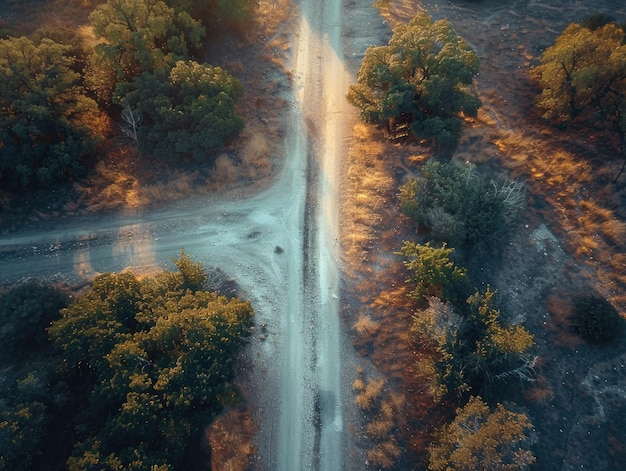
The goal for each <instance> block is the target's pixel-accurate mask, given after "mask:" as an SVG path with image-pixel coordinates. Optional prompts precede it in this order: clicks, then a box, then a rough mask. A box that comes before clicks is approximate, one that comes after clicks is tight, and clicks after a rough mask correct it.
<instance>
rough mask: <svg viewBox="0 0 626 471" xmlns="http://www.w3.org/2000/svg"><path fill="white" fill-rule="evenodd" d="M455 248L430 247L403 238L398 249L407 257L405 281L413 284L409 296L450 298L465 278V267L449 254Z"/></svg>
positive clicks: (428, 244) (427, 244)
mask: <svg viewBox="0 0 626 471" xmlns="http://www.w3.org/2000/svg"><path fill="white" fill-rule="evenodd" d="M452 252H454V249H452V248H447V247H446V245H445V244H444V245H443V247H441V248H436V247H431V246H430V243H428V242H427V243H426V244H424V245H420V244H416V243H415V242H409V241H404V243H403V245H402V248H401V249H400V252H398V253H399V254H400V255H403V256H404V257H405V258H406V260H405V261H404V265H405V266H406V268H407V270H408V271H409V273H410V274H411V275H410V277H409V278H408V279H407V280H406V282H407V283H409V284H411V285H413V286H415V288H414V289H413V290H412V291H411V293H410V296H412V297H414V298H416V299H422V298H423V297H424V296H437V297H439V298H444V299H451V298H454V297H455V293H456V290H457V288H458V287H459V285H460V284H461V283H462V282H463V281H464V280H465V277H466V270H465V269H464V268H461V267H459V266H457V265H456V264H455V263H454V262H453V261H452V260H451V259H450V255H451V254H452Z"/></svg>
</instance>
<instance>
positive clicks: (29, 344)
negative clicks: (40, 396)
mask: <svg viewBox="0 0 626 471" xmlns="http://www.w3.org/2000/svg"><path fill="white" fill-rule="evenodd" d="M68 301H69V300H68V298H67V296H66V294H65V293H63V292H62V291H60V290H58V289H57V288H54V287H52V286H49V285H42V284H41V283H38V282H35V281H28V282H26V283H23V284H21V285H18V286H15V287H13V288H12V289H11V290H9V291H7V292H6V293H5V294H3V295H2V296H0V322H1V327H0V340H1V341H0V344H1V349H2V351H5V352H6V353H11V354H15V353H19V352H21V351H24V350H27V349H32V348H37V347H41V346H43V345H45V344H46V343H47V341H48V334H47V333H46V328H47V327H48V326H49V325H50V322H52V321H53V320H56V319H58V317H59V311H60V310H61V309H62V308H64V307H66V306H67V305H68Z"/></svg>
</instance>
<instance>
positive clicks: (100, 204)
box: [75, 162, 146, 212]
mask: <svg viewBox="0 0 626 471" xmlns="http://www.w3.org/2000/svg"><path fill="white" fill-rule="evenodd" d="M75 188H76V190H77V191H78V193H79V194H80V195H81V198H82V200H83V202H84V203H85V204H86V206H87V208H88V210H89V211H94V212H98V211H107V210H113V209H136V208H138V207H140V206H142V205H143V204H145V202H146V201H145V200H144V199H143V198H142V196H141V194H140V191H139V181H138V180H137V178H135V176H133V175H132V174H130V173H129V172H128V171H127V170H124V169H123V168H118V167H116V166H109V165H107V163H106V162H99V163H98V164H97V165H96V168H95V176H93V177H92V178H90V180H89V181H88V182H86V183H77V184H76V185H75Z"/></svg>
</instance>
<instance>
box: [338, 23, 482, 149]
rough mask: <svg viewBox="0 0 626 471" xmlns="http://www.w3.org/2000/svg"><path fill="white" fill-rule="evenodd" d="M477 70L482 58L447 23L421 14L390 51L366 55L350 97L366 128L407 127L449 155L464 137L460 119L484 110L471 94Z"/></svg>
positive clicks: (399, 31)
mask: <svg viewBox="0 0 626 471" xmlns="http://www.w3.org/2000/svg"><path fill="white" fill-rule="evenodd" d="M478 69H479V59H478V55H477V54H476V52H475V51H474V50H473V49H472V48H471V47H470V45H469V44H468V43H467V41H465V40H464V39H462V38H460V37H459V36H457V34H456V32H455V31H454V29H453V28H452V24H451V23H450V22H449V21H447V20H438V21H434V22H433V21H432V19H431V17H430V16H428V15H427V14H425V13H418V14H417V15H416V16H415V18H413V19H412V20H411V22H410V23H409V24H408V25H401V26H398V27H397V28H395V29H394V31H393V35H392V37H391V39H390V40H389V44H388V45H387V46H371V47H369V48H368V49H367V50H366V51H365V57H364V58H363V62H362V63H361V68H360V70H359V73H358V77H357V79H358V83H357V84H356V85H352V86H350V89H349V91H348V95H347V96H348V100H349V101H350V102H351V103H352V104H353V105H355V106H357V107H358V108H359V109H360V110H361V116H362V117H363V119H364V120H365V121H366V122H369V123H376V124H386V125H388V126H390V125H391V124H392V123H407V124H408V125H409V126H410V128H411V131H412V132H413V134H415V135H416V136H418V137H420V138H426V139H433V140H434V141H435V142H436V143H438V144H439V145H440V146H441V147H442V148H446V149H449V148H451V147H454V146H455V145H456V143H457V141H458V138H459V136H460V131H461V122H460V120H459V117H458V116H459V114H460V113H465V114H466V115H468V116H475V115H476V113H477V110H478V107H479V106H480V102H479V100H478V98H477V97H476V96H475V95H473V94H472V93H471V91H470V86H471V84H472V82H473V79H474V76H475V75H476V74H477V73H478Z"/></svg>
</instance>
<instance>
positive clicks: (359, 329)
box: [353, 314, 378, 337]
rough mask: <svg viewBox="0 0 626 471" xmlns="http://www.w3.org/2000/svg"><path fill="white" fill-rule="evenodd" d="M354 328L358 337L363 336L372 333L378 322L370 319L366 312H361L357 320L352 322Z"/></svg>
mask: <svg viewBox="0 0 626 471" xmlns="http://www.w3.org/2000/svg"><path fill="white" fill-rule="evenodd" d="M353 327H354V330H356V333H357V334H358V335H359V337H365V336H366V335H373V334H375V333H376V329H378V322H376V321H375V320H372V318H371V317H370V316H368V315H367V314H363V315H361V316H360V317H359V320H358V321H357V322H355V324H354V326H353Z"/></svg>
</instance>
